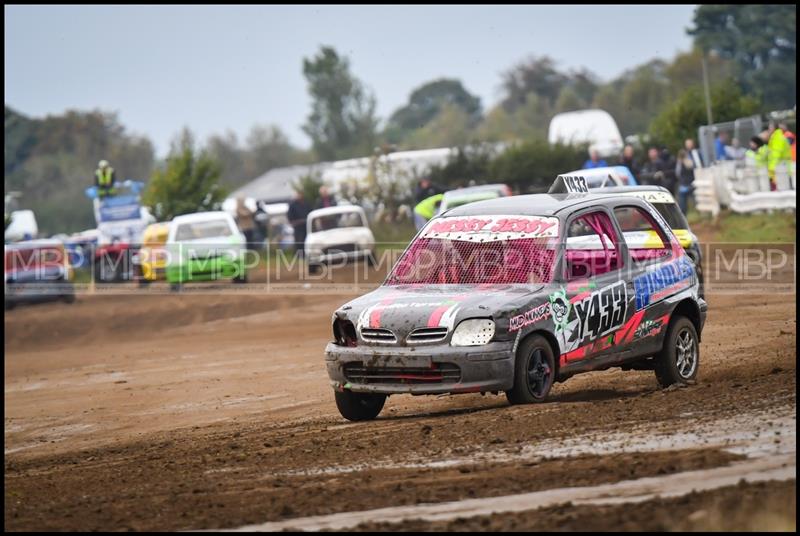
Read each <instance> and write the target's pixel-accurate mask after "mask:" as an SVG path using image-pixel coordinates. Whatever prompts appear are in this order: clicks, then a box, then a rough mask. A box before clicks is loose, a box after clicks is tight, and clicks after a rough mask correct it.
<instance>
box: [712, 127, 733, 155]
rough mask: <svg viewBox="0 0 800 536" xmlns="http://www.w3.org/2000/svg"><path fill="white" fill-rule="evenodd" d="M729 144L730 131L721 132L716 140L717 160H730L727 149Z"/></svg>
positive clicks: (715, 152)
mask: <svg viewBox="0 0 800 536" xmlns="http://www.w3.org/2000/svg"><path fill="white" fill-rule="evenodd" d="M727 146H728V133H727V132H720V133H719V134H717V138H716V139H715V140H714V154H715V155H716V159H717V160H730V157H729V156H728V151H727V149H726V148H727Z"/></svg>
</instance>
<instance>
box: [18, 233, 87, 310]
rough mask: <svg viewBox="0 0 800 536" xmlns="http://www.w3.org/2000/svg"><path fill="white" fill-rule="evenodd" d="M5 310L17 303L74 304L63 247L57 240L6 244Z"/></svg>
mask: <svg viewBox="0 0 800 536" xmlns="http://www.w3.org/2000/svg"><path fill="white" fill-rule="evenodd" d="M4 272H5V286H4V294H5V300H4V301H5V308H6V309H12V308H14V306H16V305H17V304H18V303H25V302H29V303H33V302H43V301H53V300H63V301H64V302H66V303H72V302H74V301H75V291H74V288H73V286H72V276H73V270H72V266H71V265H70V263H69V257H68V255H67V252H66V250H65V249H64V244H62V243H61V242H59V241H58V240H52V239H40V240H26V241H23V242H17V243H14V244H6V246H5V257H4Z"/></svg>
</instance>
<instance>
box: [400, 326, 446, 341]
mask: <svg viewBox="0 0 800 536" xmlns="http://www.w3.org/2000/svg"><path fill="white" fill-rule="evenodd" d="M445 337H447V328H417V329H415V330H414V331H412V332H411V334H410V335H409V336H408V338H407V339H406V342H408V343H409V344H420V343H426V342H438V341H441V340H442V339H444V338H445Z"/></svg>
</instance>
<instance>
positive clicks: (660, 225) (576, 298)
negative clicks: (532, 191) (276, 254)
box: [325, 177, 707, 421]
mask: <svg viewBox="0 0 800 536" xmlns="http://www.w3.org/2000/svg"><path fill="white" fill-rule="evenodd" d="M558 183H559V184H561V185H564V184H568V185H569V184H575V183H578V184H579V188H577V189H575V188H567V190H571V191H572V192H575V191H578V192H582V193H578V194H576V193H567V194H553V195H551V194H538V195H525V196H515V197H509V198H502V199H494V200H489V201H481V202H476V203H470V204H468V205H464V206H462V207H459V208H456V209H453V210H449V211H447V212H446V213H444V214H442V215H440V216H438V217H435V218H433V219H432V220H431V221H429V222H428V223H427V224H426V226H425V227H424V228H423V229H422V230H421V231H420V233H419V234H418V235H417V237H416V238H415V239H414V241H413V242H412V243H411V244H410V245H409V246H408V248H407V249H406V250H405V252H404V253H403V255H402V256H401V257H400V259H399V260H398V262H397V263H396V264H395V266H394V267H393V269H392V271H391V273H390V274H389V276H388V278H387V279H386V281H385V282H384V284H383V285H382V286H381V287H379V288H378V289H376V290H374V291H372V292H370V293H368V294H366V295H364V296H361V297H360V298H357V299H355V300H352V301H350V302H348V303H346V304H344V305H343V306H341V307H340V308H339V309H337V310H336V311H335V312H334V314H333V317H332V330H333V341H332V342H330V343H329V344H328V345H327V347H326V349H325V360H326V366H327V370H328V375H329V377H330V379H331V384H332V387H333V389H334V393H335V400H336V405H337V407H338V409H339V412H340V413H341V414H342V416H343V417H345V418H346V419H348V420H352V421H358V420H368V419H373V418H375V417H376V416H377V415H378V414H379V413H380V411H381V409H382V408H383V405H384V403H385V401H386V397H387V396H388V395H392V394H399V393H410V394H416V395H422V394H446V393H451V394H456V393H475V392H480V393H486V392H494V393H497V392H500V391H504V392H505V394H506V397H507V398H508V400H509V402H510V403H512V404H519V403H530V402H540V401H543V400H545V399H546V398H547V395H548V393H549V392H550V388H551V386H552V385H553V382H554V381H564V380H566V379H567V378H569V377H571V376H573V375H574V374H578V373H581V372H586V371H591V370H603V369H607V368H610V367H621V368H622V369H623V370H630V369H636V370H642V369H645V370H647V369H649V370H654V371H655V375H656V378H657V380H658V383H659V384H660V385H662V386H668V385H672V384H674V383H680V382H686V381H689V380H692V379H694V378H695V377H696V375H697V371H698V367H699V362H700V350H699V342H700V335H701V333H702V329H703V325H704V322H705V317H706V311H707V305H706V302H705V301H704V300H703V299H702V298H701V297H700V296H699V295H698V280H697V274H696V272H695V267H694V263H693V262H691V261H690V260H689V259H688V258H687V256H686V253H685V251H684V249H683V248H682V247H681V245H680V244H679V243H678V239H677V238H676V236H675V234H674V233H673V232H672V230H671V229H670V226H669V225H668V224H667V222H666V221H665V220H664V218H663V217H662V216H661V214H660V213H659V212H658V211H657V210H656V209H655V208H654V207H653V205H651V204H650V203H648V202H646V201H645V200H643V199H640V198H638V197H635V196H628V195H621V194H612V193H585V192H588V190H587V188H586V183H585V181H575V180H574V179H572V178H562V177H559V179H558ZM555 191H558V189H556V190H555ZM645 228H646V229H647V230H648V231H652V232H653V233H655V235H656V236H657V237H658V240H654V241H653V242H650V243H648V244H642V243H641V241H640V240H639V239H638V236H637V235H638V234H639V233H641V231H642V229H645ZM629 239H630V242H629Z"/></svg>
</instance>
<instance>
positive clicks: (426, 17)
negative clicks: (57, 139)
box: [5, 5, 694, 156]
mask: <svg viewBox="0 0 800 536" xmlns="http://www.w3.org/2000/svg"><path fill="white" fill-rule="evenodd" d="M693 12H694V6H689V5H686V6H655V5H652V6H233V7H231V6H219V7H217V6H196V7H190V6H163V7H159V6H126V7H112V6H108V7H104V6H79V7H67V6H6V7H5V102H6V104H7V105H9V106H12V107H13V108H15V109H17V110H18V111H20V112H22V113H24V114H28V115H32V116H35V117H41V116H44V115H46V114H49V113H61V112H63V111H64V110H66V109H69V108H76V109H81V110H88V109H95V108H100V109H103V110H109V111H117V112H118V113H119V116H120V119H121V121H122V123H123V124H124V125H125V126H126V127H127V128H128V129H129V130H130V131H132V132H135V133H138V134H145V135H147V136H149V137H150V138H151V139H152V140H153V142H154V143H155V144H156V148H157V152H158V154H159V156H163V155H164V154H165V152H166V151H167V149H168V147H169V141H170V139H172V137H173V136H174V135H175V133H176V132H178V130H179V129H180V128H181V127H182V126H183V125H187V126H189V127H190V128H191V129H192V130H194V131H195V132H196V133H197V134H199V136H200V138H201V139H205V138H206V137H207V136H208V135H210V134H214V133H222V132H224V131H226V130H228V129H230V130H232V131H234V132H235V133H236V134H237V135H238V136H239V138H240V139H243V138H244V137H245V136H246V134H247V132H248V131H249V129H250V127H251V126H252V125H253V124H254V123H275V124H277V125H279V126H280V127H281V128H282V129H284V131H285V132H286V133H287V134H288V136H289V138H290V140H291V141H292V142H293V143H294V144H296V145H298V146H301V147H308V146H309V145H310V140H309V139H308V137H307V136H306V135H305V134H304V133H303V132H302V130H301V128H300V126H301V125H302V123H303V122H304V121H305V118H306V115H307V114H308V110H309V99H308V96H307V93H306V86H305V80H304V78H303V75H302V60H303V58H304V57H310V56H312V55H313V54H314V53H315V52H316V51H317V50H318V48H319V46H320V45H321V44H326V45H332V46H333V47H335V48H336V50H338V51H339V53H340V54H345V55H347V56H348V57H349V58H350V61H351V68H352V71H353V73H354V74H355V75H356V76H357V77H359V78H360V79H361V80H362V81H363V82H364V83H365V84H366V85H367V86H368V87H369V88H371V89H372V90H373V91H374V92H375V94H376V96H377V99H378V113H379V115H380V117H382V118H385V117H387V116H388V115H389V114H391V112H392V111H393V110H394V109H396V108H397V107H399V106H401V105H403V104H404V103H405V102H406V101H407V99H408V95H409V93H410V92H411V91H412V90H413V89H414V88H415V87H417V86H419V85H420V84H421V83H423V82H426V81H429V80H432V79H435V78H439V77H454V78H459V79H461V80H462V81H463V82H464V85H465V86H466V87H467V89H468V90H469V91H471V92H473V93H475V94H477V95H479V96H480V97H481V100H482V102H483V105H484V107H485V108H488V107H489V106H490V105H492V104H493V103H495V102H497V100H498V99H499V82H500V73H501V72H502V71H504V70H506V69H507V68H509V67H510V66H512V65H513V64H515V63H516V62H518V61H520V60H522V59H524V58H525V57H526V56H528V55H530V54H537V55H541V54H548V55H550V56H552V57H553V58H555V59H556V60H557V61H558V62H559V64H560V66H561V67H563V68H577V67H582V66H585V67H587V68H589V69H591V70H592V71H594V72H595V73H596V74H598V75H599V76H600V77H601V78H603V79H605V80H608V79H611V78H613V77H615V76H617V75H619V74H620V73H621V72H623V71H624V70H625V69H627V68H629V67H632V66H634V65H637V64H640V63H642V62H645V61H647V60H649V59H652V58H654V57H662V58H665V59H670V58H672V57H673V56H674V55H675V53H676V52H678V51H681V50H688V49H689V47H690V46H691V40H690V38H689V37H688V36H687V35H686V28H687V27H689V26H690V25H691V20H692V14H693Z"/></svg>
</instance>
